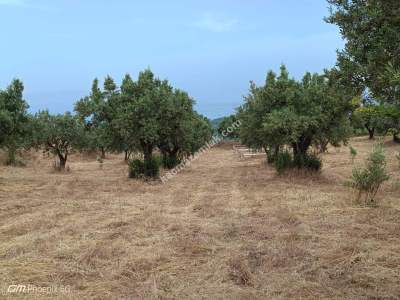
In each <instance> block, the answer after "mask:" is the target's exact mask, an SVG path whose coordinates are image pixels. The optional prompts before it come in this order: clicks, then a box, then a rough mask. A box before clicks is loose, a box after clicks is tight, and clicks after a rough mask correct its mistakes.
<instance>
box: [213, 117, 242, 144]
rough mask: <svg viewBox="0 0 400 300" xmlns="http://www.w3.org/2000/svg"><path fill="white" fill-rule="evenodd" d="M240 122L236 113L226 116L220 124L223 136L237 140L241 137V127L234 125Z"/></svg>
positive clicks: (220, 132) (219, 129)
mask: <svg viewBox="0 0 400 300" xmlns="http://www.w3.org/2000/svg"><path fill="white" fill-rule="evenodd" d="M237 122H238V119H237V116H236V115H230V116H228V117H224V118H223V119H222V120H221V121H220V123H219V125H218V130H217V131H218V133H219V134H220V135H222V137H223V138H227V139H231V140H235V139H238V138H239V132H240V131H239V127H237V126H232V125H234V124H236V123H237Z"/></svg>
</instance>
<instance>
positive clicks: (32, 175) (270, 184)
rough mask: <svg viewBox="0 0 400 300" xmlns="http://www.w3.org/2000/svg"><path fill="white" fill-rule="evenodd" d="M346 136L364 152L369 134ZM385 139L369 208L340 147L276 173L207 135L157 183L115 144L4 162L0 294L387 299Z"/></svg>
mask: <svg viewBox="0 0 400 300" xmlns="http://www.w3.org/2000/svg"><path fill="white" fill-rule="evenodd" d="M351 144H352V146H353V147H354V148H356V149H357V150H358V152H359V155H358V157H357V159H356V161H355V164H356V165H357V164H362V161H363V159H365V157H366V156H367V154H368V153H369V152H370V150H371V148H372V142H370V141H368V140H366V138H356V139H353V140H352V141H351ZM385 149H386V154H387V157H388V161H389V164H388V170H389V172H390V174H391V180H390V181H389V182H387V183H386V184H385V185H384V186H383V189H382V191H381V193H380V194H379V206H378V207H377V208H369V207H360V206H358V205H356V204H354V203H353V201H352V197H353V194H352V192H351V190H350V189H349V188H348V187H346V186H345V184H344V183H345V182H346V180H348V179H349V177H350V175H351V169H352V167H353V165H352V164H351V158H350V155H349V150H348V148H345V147H344V148H341V149H339V150H335V149H330V152H329V153H327V154H324V155H323V161H324V168H323V171H322V174H321V175H319V176H300V175H299V174H297V175H296V174H292V175H287V176H284V177H278V176H277V175H276V173H275V172H274V170H273V169H272V168H271V167H268V166H266V165H265V163H264V162H263V161H262V159H249V160H245V161H240V160H239V159H238V157H237V156H236V154H235V153H234V152H233V151H232V150H231V146H230V145H225V146H219V147H216V148H214V149H212V150H211V151H210V152H208V153H205V154H204V155H202V156H201V157H200V158H199V159H198V160H197V161H196V162H194V163H193V164H192V166H191V167H190V168H189V169H186V170H184V171H183V172H182V173H180V174H179V175H178V176H176V177H175V178H173V179H172V180H171V181H169V182H168V183H167V184H166V185H162V184H144V183H142V182H140V181H135V180H129V179H128V178H127V176H126V175H127V174H126V173H127V170H126V165H124V163H123V162H122V157H120V156H110V157H109V159H107V160H105V162H104V166H103V168H102V169H100V168H99V166H98V163H97V162H96V161H95V160H94V159H87V158H86V159H84V158H82V157H80V156H77V155H76V156H73V157H71V158H70V168H71V172H70V173H67V174H57V173H54V172H52V171H51V162H52V160H51V159H43V158H41V156H40V155H39V154H37V155H36V156H35V155H34V156H33V157H32V160H31V161H30V163H29V165H28V166H27V167H25V168H10V167H3V166H2V167H0V201H1V206H0V298H4V299H8V298H10V299H19V298H21V299H42V298H43V299H46V298H48V299H54V298H58V299H288V298H291V299H321V298H332V299H399V298H400V170H399V166H398V163H397V162H396V159H395V155H394V152H395V150H396V146H395V145H393V144H392V143H391V142H389V141H388V142H386V144H385ZM10 284H25V285H28V284H31V285H35V286H39V287H48V286H56V287H62V286H64V287H70V291H69V292H68V293H61V292H60V291H57V292H54V293H49V294H47V293H34V294H33V293H28V294H24V293H17V294H7V293H6V291H7V287H8V286H9V285H10Z"/></svg>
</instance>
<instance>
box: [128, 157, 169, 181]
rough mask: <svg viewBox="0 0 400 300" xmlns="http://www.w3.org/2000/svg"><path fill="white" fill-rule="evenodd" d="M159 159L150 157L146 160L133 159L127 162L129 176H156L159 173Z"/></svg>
mask: <svg viewBox="0 0 400 300" xmlns="http://www.w3.org/2000/svg"><path fill="white" fill-rule="evenodd" d="M161 163H162V162H161V159H160V158H159V157H152V158H151V159H147V160H140V159H133V160H130V161H129V162H128V168H129V177H130V178H157V177H159V175H160V166H161Z"/></svg>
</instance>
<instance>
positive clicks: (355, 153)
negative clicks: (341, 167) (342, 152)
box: [350, 146, 357, 163]
mask: <svg viewBox="0 0 400 300" xmlns="http://www.w3.org/2000/svg"><path fill="white" fill-rule="evenodd" d="M356 156H357V150H356V149H354V148H353V147H352V146H350V158H351V163H354V160H355V158H356Z"/></svg>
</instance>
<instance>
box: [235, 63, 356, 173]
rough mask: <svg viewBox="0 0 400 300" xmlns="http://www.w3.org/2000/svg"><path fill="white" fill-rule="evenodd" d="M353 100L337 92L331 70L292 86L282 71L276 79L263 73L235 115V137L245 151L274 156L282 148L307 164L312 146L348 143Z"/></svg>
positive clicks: (273, 75)
mask: <svg viewBox="0 0 400 300" xmlns="http://www.w3.org/2000/svg"><path fill="white" fill-rule="evenodd" d="M353 97H354V95H353V94H347V92H345V90H343V89H341V84H340V82H338V81H337V79H336V74H335V72H334V71H326V72H325V74H324V75H318V74H310V73H307V74H306V75H305V76H304V78H303V80H302V81H301V82H297V81H295V80H294V79H290V78H289V73H288V72H287V70H286V67H285V66H282V67H281V72H280V75H279V76H277V75H276V74H275V73H273V72H272V71H270V72H269V73H268V75H267V79H266V83H265V85H264V86H261V87H257V86H255V84H251V87H250V94H249V95H248V96H247V97H246V99H245V100H246V102H245V104H244V105H242V106H241V107H240V108H239V110H238V118H239V119H240V121H241V128H240V138H241V140H242V143H244V144H246V145H248V146H249V147H252V148H264V149H265V150H266V152H271V150H272V149H273V150H274V151H275V154H276V153H277V151H276V149H279V148H280V147H281V146H284V145H286V146H288V147H290V148H291V149H292V151H293V158H294V160H295V161H301V160H304V159H306V160H307V159H308V156H307V155H306V154H307V152H308V150H309V148H310V146H311V145H312V144H318V143H320V142H321V141H324V143H326V141H327V142H329V143H331V144H332V145H334V146H338V145H339V144H340V143H341V142H346V141H347V138H348V136H349V134H350V130H349V128H350V124H349V118H348V115H349V113H350V112H351V111H352V99H353ZM301 165H302V164H299V166H301ZM304 165H307V164H304Z"/></svg>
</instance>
